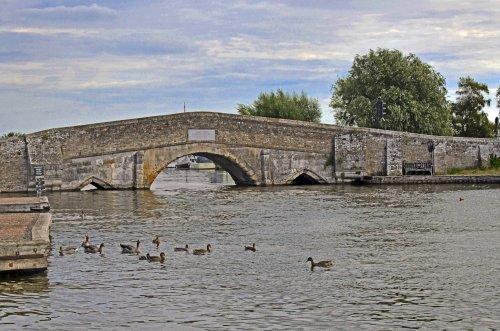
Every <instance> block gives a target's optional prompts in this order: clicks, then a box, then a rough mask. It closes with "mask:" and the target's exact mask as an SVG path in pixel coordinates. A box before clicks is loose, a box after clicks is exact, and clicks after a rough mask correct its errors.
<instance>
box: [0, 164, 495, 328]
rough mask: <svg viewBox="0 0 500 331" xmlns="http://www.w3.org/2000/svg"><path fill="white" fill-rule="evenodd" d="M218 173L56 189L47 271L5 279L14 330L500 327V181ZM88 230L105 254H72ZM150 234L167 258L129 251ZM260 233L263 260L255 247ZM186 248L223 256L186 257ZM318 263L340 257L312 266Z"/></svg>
mask: <svg viewBox="0 0 500 331" xmlns="http://www.w3.org/2000/svg"><path fill="white" fill-rule="evenodd" d="M212 175H213V172H200V173H194V172H189V173H187V172H175V171H173V172H170V173H168V174H167V173H163V174H162V175H161V176H160V177H159V178H158V179H157V181H156V182H155V185H154V187H153V189H152V190H151V191H86V192H69V193H68V192H64V193H49V194H48V196H49V200H50V203H51V206H52V213H53V225H52V231H51V235H52V246H53V255H52V256H51V257H50V258H49V263H50V265H49V269H48V271H47V273H44V274H39V275H36V276H32V277H24V278H13V279H0V292H1V294H0V329H1V330H11V329H12V330H20V329H24V330H49V329H50V330H70V329H71V330H78V329H90V330H92V329H123V328H134V329H135V330H162V329H165V330H167V329H168V330H200V329H202V330H221V329H231V330H232V329H244V330H252V329H254V330H264V329H268V330H295V329H315V330H332V329H366V330H381V329H386V330H387V329H403V328H410V329H411V328H414V329H418V328H421V329H447V330H454V329H456V330H463V329H467V328H470V329H475V330H490V329H491V330H493V329H498V328H499V327H500V299H499V298H500V285H499V284H500V208H499V206H500V202H499V201H500V194H499V193H500V188H499V187H498V186H465V187H464V186H406V187H403V186H373V187H353V186H295V187H265V188H262V187H245V188H239V187H234V186H225V185H220V184H212V183H210V182H209V181H210V180H209V178H210V176H212ZM200 181H201V182H200ZM460 198H462V199H463V200H461V199H460ZM81 210H84V211H85V214H86V216H85V218H84V219H83V220H82V219H81V218H80V216H79V214H80V211H81ZM86 233H88V234H89V236H90V239H91V241H92V242H93V243H101V242H103V243H104V244H105V248H104V255H103V256H100V255H94V254H85V253H83V252H77V253H76V254H74V255H68V256H62V257H61V256H58V254H57V249H58V247H59V246H60V245H79V244H80V243H81V242H82V241H83V239H84V236H85V234H86ZM157 234H158V235H159V236H160V238H161V240H162V243H161V245H160V249H159V250H157V249H156V247H155V246H154V245H153V244H152V243H151V240H152V239H153V238H154V237H155V235H157ZM137 239H142V240H143V243H142V244H141V250H142V253H147V252H149V253H150V254H152V255H153V254H154V255H158V254H159V252H160V251H164V252H165V253H166V254H167V260H166V262H165V263H163V264H160V263H152V262H151V263H149V262H147V261H139V260H138V257H137V256H133V255H125V254H121V251H120V246H119V244H120V243H128V244H133V242H134V241H135V240H137ZM253 242H255V243H256V245H257V251H256V252H255V253H254V252H250V251H245V250H244V249H243V247H244V246H245V245H250V244H251V243H253ZM186 243H187V244H189V246H190V247H193V248H201V247H204V246H206V245H207V244H208V243H210V244H211V245H212V247H213V249H214V250H213V252H212V253H211V254H209V255H205V256H195V255H192V254H186V253H182V252H181V253H178V252H175V253H174V251H173V247H176V246H184V245H185V244H186ZM309 256H311V257H313V258H314V259H315V260H322V259H333V260H334V262H335V265H334V267H333V268H332V269H331V270H321V269H317V268H316V269H315V270H314V271H311V270H310V264H308V263H306V260H307V258H308V257H309Z"/></svg>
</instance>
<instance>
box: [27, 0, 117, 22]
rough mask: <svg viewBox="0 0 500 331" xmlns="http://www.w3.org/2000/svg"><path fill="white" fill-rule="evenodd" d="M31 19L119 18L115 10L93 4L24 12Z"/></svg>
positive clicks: (80, 19)
mask: <svg viewBox="0 0 500 331" xmlns="http://www.w3.org/2000/svg"><path fill="white" fill-rule="evenodd" d="M24 13H26V14H27V15H28V16H29V17H30V18H31V19H35V20H57V21H95V20H109V19H114V18H116V17H117V12H116V11H115V10H113V9H110V8H107V7H103V6H99V5H97V4H95V3H94V4H91V5H90V6H73V7H67V6H57V7H42V8H28V9H25V10H24Z"/></svg>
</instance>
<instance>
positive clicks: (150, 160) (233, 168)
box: [144, 144, 259, 188]
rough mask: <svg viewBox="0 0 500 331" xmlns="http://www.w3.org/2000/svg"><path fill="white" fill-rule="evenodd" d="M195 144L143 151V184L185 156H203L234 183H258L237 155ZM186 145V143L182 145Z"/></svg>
mask: <svg viewBox="0 0 500 331" xmlns="http://www.w3.org/2000/svg"><path fill="white" fill-rule="evenodd" d="M195 145H196V146H187V147H188V148H179V149H176V150H173V149H172V148H171V147H170V148H168V149H155V150H148V151H145V152H144V186H145V187H147V188H149V187H150V186H151V184H152V183H153V182H154V180H155V179H156V177H157V176H158V175H159V174H160V172H161V171H162V170H163V169H165V168H166V167H167V166H168V165H169V164H170V163H172V162H174V161H175V160H177V159H179V158H181V157H183V156H186V155H196V156H203V157H206V158H208V159H210V160H211V161H213V162H214V163H215V164H217V165H218V166H219V167H220V168H221V169H223V170H225V171H227V172H228V173H229V175H230V176H231V177H232V179H233V181H234V182H235V184H236V185H239V186H253V185H258V183H259V178H258V175H257V174H256V173H255V171H254V170H253V169H252V167H251V166H250V165H249V164H248V163H247V162H246V161H245V160H244V159H242V157H237V156H236V155H234V154H233V153H231V152H230V151H226V150H220V149H217V148H214V147H213V146H206V145H204V144H195ZM184 147H186V145H185V146H184Z"/></svg>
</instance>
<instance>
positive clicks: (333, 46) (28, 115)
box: [0, 0, 500, 135]
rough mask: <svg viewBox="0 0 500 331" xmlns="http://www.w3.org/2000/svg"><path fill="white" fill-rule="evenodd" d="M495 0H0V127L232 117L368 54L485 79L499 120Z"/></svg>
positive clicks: (338, 74) (320, 84)
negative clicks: (205, 114)
mask: <svg viewBox="0 0 500 331" xmlns="http://www.w3.org/2000/svg"><path fill="white" fill-rule="evenodd" d="M499 17H500V1H499V0H475V1H472V0H464V1H456V0H453V1H450V0H440V1H438V0H432V1H431V0H419V1H414V0H401V1H396V0H394V1H387V0H380V1H372V0H354V1H345V0H310V1H299V0H290V1H280V0H273V1H271V0H269V1H266V0H262V1H258V0H257V1H249V0H248V1H245V0H228V1H226V0H219V1H202V0H169V1H157V0H120V1H116V0H107V1H96V0H94V1H84V0H72V1H62V0H61V1H58V0H53V1H47V0H41V1H38V0H23V1H19V0H0V135H1V134H3V133H7V132H21V133H30V132H35V131H40V130H44V129H50V128H55V127H63V126H73V125H80V124H89V123H96V122H104V121H114V120H122V119H128V118H137V117H145V116H154V115H164V114H173V113H178V112H182V111H184V103H185V105H186V111H215V112H225V113H237V111H236V107H237V105H238V104H251V103H252V102H253V101H254V100H255V99H256V98H257V96H258V94H259V93H261V92H270V91H273V90H274V91H275V90H276V89H278V88H282V89H284V90H285V91H286V92H290V93H291V92H298V93H300V92H301V91H304V92H305V93H306V94H307V95H308V96H309V97H312V98H315V99H318V101H319V102H320V105H321V108H322V112H323V117H322V122H323V123H334V117H333V113H332V109H331V108H329V107H328V104H329V100H330V97H331V87H332V84H334V83H335V81H336V80H337V79H338V78H342V77H345V76H346V75H347V73H348V70H349V69H350V67H351V65H352V62H353V59H354V57H355V56H356V55H357V54H359V55H363V54H366V53H367V52H368V51H369V50H370V49H373V50H375V49H377V48H388V49H398V50H400V51H402V52H403V53H405V54H408V53H413V54H416V55H417V56H418V57H419V58H420V59H421V60H422V61H424V62H426V63H428V64H430V65H432V66H433V67H434V69H435V70H436V71H438V72H439V73H441V74H442V75H443V76H444V77H445V78H446V85H447V89H448V94H449V99H450V100H453V99H454V98H455V91H456V89H457V82H458V79H459V77H463V76H467V75H469V76H471V77H473V78H474V79H475V80H477V81H480V82H482V83H485V84H487V85H488V87H489V89H490V95H489V97H490V98H491V99H492V104H491V106H490V107H488V108H486V109H485V110H486V112H487V113H488V116H489V118H490V120H492V121H493V119H494V118H495V116H498V108H496V103H495V102H494V99H495V92H496V90H497V88H498V87H499V86H500V19H499Z"/></svg>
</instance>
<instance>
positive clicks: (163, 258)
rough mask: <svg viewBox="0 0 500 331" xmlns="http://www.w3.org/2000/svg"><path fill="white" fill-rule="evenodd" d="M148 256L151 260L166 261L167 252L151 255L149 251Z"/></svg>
mask: <svg viewBox="0 0 500 331" xmlns="http://www.w3.org/2000/svg"><path fill="white" fill-rule="evenodd" d="M146 257H147V258H148V261H149V262H160V263H163V262H165V253H163V252H161V253H160V256H155V255H149V253H148V254H146Z"/></svg>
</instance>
